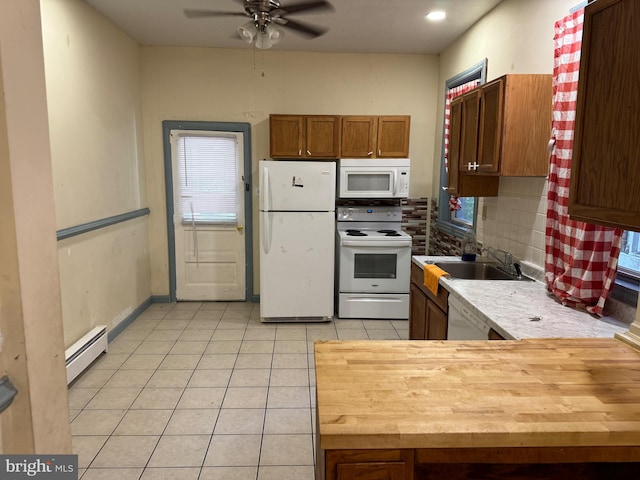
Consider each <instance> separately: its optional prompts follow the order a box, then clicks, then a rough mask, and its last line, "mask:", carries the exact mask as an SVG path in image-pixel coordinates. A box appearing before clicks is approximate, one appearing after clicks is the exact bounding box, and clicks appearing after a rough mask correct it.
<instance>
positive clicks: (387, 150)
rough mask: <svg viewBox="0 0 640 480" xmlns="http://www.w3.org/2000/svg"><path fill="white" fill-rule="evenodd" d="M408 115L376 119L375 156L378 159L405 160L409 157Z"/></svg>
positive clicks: (409, 123)
mask: <svg viewBox="0 0 640 480" xmlns="http://www.w3.org/2000/svg"><path fill="white" fill-rule="evenodd" d="M410 125H411V117H409V116H408V115H398V116H385V117H378V141H377V147H378V149H377V156H378V157H379V158H406V157H408V156H409V128H410Z"/></svg>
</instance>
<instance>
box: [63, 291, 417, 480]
mask: <svg viewBox="0 0 640 480" xmlns="http://www.w3.org/2000/svg"><path fill="white" fill-rule="evenodd" d="M407 328H408V322H407V321H402V320H392V321H388V320H340V319H335V320H334V321H333V322H330V323H319V324H318V323H316V324H314V323H307V324H263V323H260V307H259V305H258V304H252V303H232V302H231V303H226V302H212V303H206V302H205V303H199V302H186V303H178V304H153V305H151V306H150V307H149V308H148V309H147V310H146V311H144V312H143V313H142V314H141V315H140V316H139V317H138V318H137V319H136V320H135V321H134V322H133V323H132V324H131V325H130V326H128V327H127V328H126V329H125V330H124V331H123V332H122V333H121V334H120V335H119V336H118V337H117V338H116V339H115V340H114V341H113V342H111V343H110V344H109V352H108V353H107V354H104V355H103V356H102V357H101V358H100V359H98V360H97V361H96V362H95V363H94V364H93V365H92V366H91V367H90V368H89V369H88V370H87V371H86V372H85V373H83V374H82V375H81V376H80V377H79V378H78V379H77V380H76V381H75V382H74V383H73V385H72V386H71V387H70V389H69V408H70V412H71V419H72V421H71V432H72V435H73V448H74V451H75V453H77V454H78V455H79V458H78V460H79V467H80V478H81V479H82V480H98V479H114V478H115V479H119V480H129V479H132V480H133V479H135V480H160V479H163V480H165V479H176V480H196V479H199V480H222V479H224V480H276V479H277V480H289V479H292V480H312V479H313V476H314V474H313V472H314V448H315V446H314V428H315V426H314V422H313V417H314V415H315V371H314V365H313V342H314V341H315V340H329V339H340V340H362V339H400V338H402V339H406V338H407V336H408V331H407Z"/></svg>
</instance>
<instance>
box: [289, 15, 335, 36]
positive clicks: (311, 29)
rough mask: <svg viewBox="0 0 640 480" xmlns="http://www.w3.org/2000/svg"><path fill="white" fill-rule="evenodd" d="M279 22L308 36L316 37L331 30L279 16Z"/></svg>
mask: <svg viewBox="0 0 640 480" xmlns="http://www.w3.org/2000/svg"><path fill="white" fill-rule="evenodd" d="M277 23H278V24H279V25H282V26H283V27H285V28H290V29H291V30H294V31H296V32H298V33H300V34H302V35H304V36H306V37H310V38H316V37H319V36H320V35H324V34H325V33H327V32H328V31H329V29H328V28H325V27H318V26H315V25H309V24H308V23H302V22H298V21H295V20H290V19H288V18H282V17H280V18H278V20H277Z"/></svg>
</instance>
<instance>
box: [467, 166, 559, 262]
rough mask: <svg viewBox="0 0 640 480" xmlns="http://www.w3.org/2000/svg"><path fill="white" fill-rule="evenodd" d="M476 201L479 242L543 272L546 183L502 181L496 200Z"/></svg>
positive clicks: (529, 179) (516, 179) (542, 180)
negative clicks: (508, 253) (510, 254)
mask: <svg viewBox="0 0 640 480" xmlns="http://www.w3.org/2000/svg"><path fill="white" fill-rule="evenodd" d="M479 201H480V203H479V205H478V221H477V227H476V235H477V238H478V241H479V242H481V243H482V244H483V245H485V246H489V247H494V248H499V249H502V250H507V251H509V252H511V253H512V254H513V256H514V257H516V258H517V259H519V260H524V261H527V262H531V263H533V264H534V265H536V266H538V267H541V268H544V248H545V223H546V214H547V179H546V178H541V177H501V178H500V191H499V196H498V197H485V198H480V199H479Z"/></svg>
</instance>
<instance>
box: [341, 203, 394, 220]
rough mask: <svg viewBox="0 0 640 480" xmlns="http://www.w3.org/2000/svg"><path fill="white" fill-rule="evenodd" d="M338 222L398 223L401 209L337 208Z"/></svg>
mask: <svg viewBox="0 0 640 480" xmlns="http://www.w3.org/2000/svg"><path fill="white" fill-rule="evenodd" d="M337 217H338V221H339V222H349V221H351V222H354V221H355V222H400V221H402V207H393V206H392V207H338V212H337Z"/></svg>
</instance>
